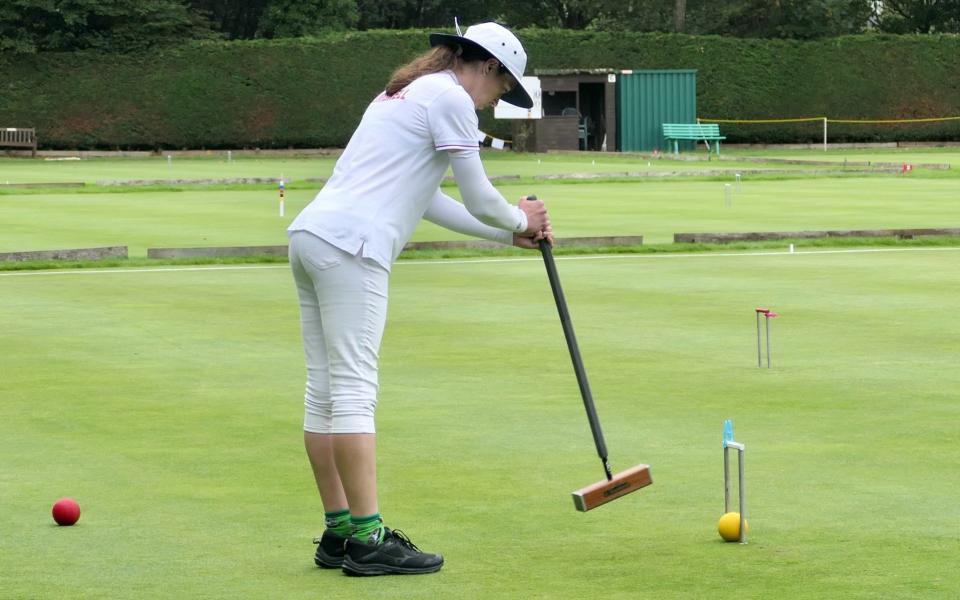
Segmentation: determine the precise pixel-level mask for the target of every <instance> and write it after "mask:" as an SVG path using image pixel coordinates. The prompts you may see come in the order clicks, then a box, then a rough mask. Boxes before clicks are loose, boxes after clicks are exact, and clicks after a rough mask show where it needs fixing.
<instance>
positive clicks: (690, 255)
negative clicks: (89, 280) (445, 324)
mask: <svg viewBox="0 0 960 600" xmlns="http://www.w3.org/2000/svg"><path fill="white" fill-rule="evenodd" d="M958 250H960V246H932V247H929V248H862V249H852V250H805V251H802V252H788V251H785V250H777V251H774V252H676V253H666V252H665V253H653V254H627V253H624V254H586V255H580V256H557V257H556V259H557V260H558V261H561V260H610V259H624V260H636V259H666V258H675V259H679V258H719V257H737V256H741V257H756V256H761V257H763V256H808V255H813V254H875V253H880V252H951V251H958ZM533 261H536V262H540V257H539V256H536V257H530V258H473V259H441V260H399V261H397V262H396V263H395V265H394V266H400V265H404V266H421V265H467V264H488V263H516V262H533ZM289 268H290V266H289V265H288V264H286V263H283V264H271V265H219V266H192V267H145V268H143V269H69V270H63V271H57V270H49V271H45V270H40V271H10V272H0V277H29V276H44V275H46V276H52V275H99V274H105V273H181V272H187V271H249V270H254V269H289Z"/></svg>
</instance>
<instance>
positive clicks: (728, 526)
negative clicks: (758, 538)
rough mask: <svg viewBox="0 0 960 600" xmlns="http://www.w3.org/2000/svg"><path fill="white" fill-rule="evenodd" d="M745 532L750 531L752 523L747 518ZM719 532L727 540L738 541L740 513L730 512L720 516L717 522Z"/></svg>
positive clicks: (744, 522)
mask: <svg viewBox="0 0 960 600" xmlns="http://www.w3.org/2000/svg"><path fill="white" fill-rule="evenodd" d="M743 529H744V533H750V523H748V522H747V520H746V519H744V521H743ZM717 533H719V534H720V537H722V538H723V539H724V541H727V542H736V541H739V540H740V513H738V512H728V513H727V514H725V515H723V516H722V517H720V522H719V523H717Z"/></svg>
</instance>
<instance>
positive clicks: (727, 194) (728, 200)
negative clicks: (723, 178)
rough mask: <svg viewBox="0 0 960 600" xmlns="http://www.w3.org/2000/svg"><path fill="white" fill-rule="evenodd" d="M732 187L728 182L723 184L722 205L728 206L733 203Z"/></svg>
mask: <svg viewBox="0 0 960 600" xmlns="http://www.w3.org/2000/svg"><path fill="white" fill-rule="evenodd" d="M732 196H733V188H731V187H730V184H729V183H725V184H723V205H724V206H726V207H729V206H730V205H731V204H732V203H733V198H732Z"/></svg>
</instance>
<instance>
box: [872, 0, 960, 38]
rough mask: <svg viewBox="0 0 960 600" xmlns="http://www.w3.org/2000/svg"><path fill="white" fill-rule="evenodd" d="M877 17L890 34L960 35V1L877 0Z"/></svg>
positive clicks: (874, 15)
mask: <svg viewBox="0 0 960 600" xmlns="http://www.w3.org/2000/svg"><path fill="white" fill-rule="evenodd" d="M871 4H872V5H873V7H872V8H873V17H874V21H875V23H876V24H877V27H878V28H879V29H880V30H881V31H885V32H888V33H960V0H875V1H874V2H872V3H871Z"/></svg>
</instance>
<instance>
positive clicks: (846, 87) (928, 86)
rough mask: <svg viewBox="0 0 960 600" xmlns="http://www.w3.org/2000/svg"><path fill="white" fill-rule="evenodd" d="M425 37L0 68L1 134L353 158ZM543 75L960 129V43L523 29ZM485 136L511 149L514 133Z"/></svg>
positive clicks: (732, 129) (813, 129) (780, 134)
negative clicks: (647, 83) (642, 79)
mask: <svg viewBox="0 0 960 600" xmlns="http://www.w3.org/2000/svg"><path fill="white" fill-rule="evenodd" d="M425 33H426V32H422V31H374V32H353V33H347V34H337V35H333V34H331V35H330V36H328V37H324V38H311V39H299V40H271V41H242V42H199V43H191V44H185V45H183V46H181V47H177V48H170V49H163V50H157V51H153V52H151V53H145V54H139V55H104V54H97V53H92V52H78V53H72V54H39V55H26V56H25V55H0V121H2V122H0V127H36V128H37V129H38V136H39V137H40V141H41V144H42V145H43V147H46V148H94V147H99V148H181V147H190V148H197V147H205V148H218V147H221V148H223V147H261V148H270V147H320V146H342V145H344V144H345V143H346V141H347V139H348V138H349V136H350V133H351V132H352V130H353V128H354V127H355V126H356V123H357V121H358V120H359V118H360V115H361V114H362V112H363V109H364V107H365V106H366V104H367V102H369V100H370V99H371V98H372V97H373V96H375V95H376V94H377V93H378V92H379V91H380V90H381V89H382V87H383V84H384V83H385V81H386V80H387V78H388V77H389V75H390V73H391V72H392V71H393V69H394V68H396V67H397V66H399V65H400V64H402V63H403V62H405V61H407V60H409V59H410V58H412V57H413V56H415V55H416V54H418V53H419V52H421V51H424V50H425V49H426V48H427V42H426V35H425ZM520 36H521V38H522V39H523V40H524V42H525V44H526V46H527V49H528V52H529V54H530V57H531V58H530V64H529V66H528V71H529V70H532V69H536V68H551V69H556V68H575V67H582V68H595V67H612V68H616V69H679V68H684V69H687V68H693V69H697V71H698V75H697V95H698V114H699V115H700V116H702V117H713V118H727V119H731V118H732V119H737V118H740V119H766V118H782V117H798V116H829V117H832V118H850V119H857V118H871V119H895V118H917V117H935V116H956V115H960V38H958V37H956V36H937V35H928V36H856V37H844V38H835V39H830V40H823V41H815V42H798V41H782V40H751V39H738V38H724V37H717V36H707V37H692V36H685V35H672V34H623V33H589V32H572V31H548V30H526V31H522V32H520ZM489 112H490V111H486V113H485V114H484V115H482V127H483V128H484V129H485V130H487V131H489V132H491V133H495V134H500V135H502V136H504V137H506V136H507V135H509V133H508V132H509V127H508V126H507V124H505V123H503V122H493V120H492V119H491V115H490V114H489ZM722 129H723V131H724V133H725V134H726V135H728V142H737V141H759V142H767V143H775V142H797V141H818V140H819V139H820V138H821V136H822V125H821V124H818V123H815V124H806V125H764V126H759V125H724V126H723V127H722ZM888 139H889V140H895V139H896V140H903V139H928V140H936V139H960V123H957V122H953V123H947V124H944V123H939V124H932V125H923V126H913V125H911V126H896V127H891V126H883V127H864V126H840V125H837V126H831V140H832V141H846V140H869V141H879V140H888Z"/></svg>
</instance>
